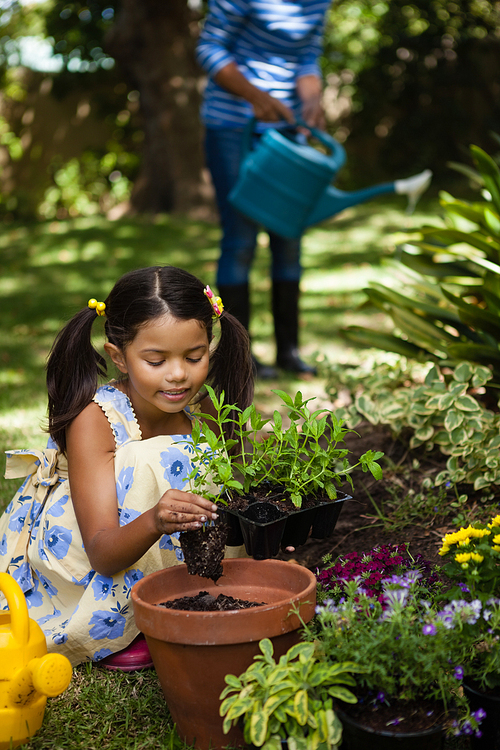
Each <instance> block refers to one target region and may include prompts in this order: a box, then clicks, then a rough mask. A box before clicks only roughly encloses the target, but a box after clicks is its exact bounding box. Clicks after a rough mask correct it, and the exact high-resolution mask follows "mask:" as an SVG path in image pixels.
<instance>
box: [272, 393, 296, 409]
mask: <svg viewBox="0 0 500 750" xmlns="http://www.w3.org/2000/svg"><path fill="white" fill-rule="evenodd" d="M272 393H275V394H276V395H277V396H279V397H280V399H281V400H282V401H283V403H284V404H286V406H290V407H292V408H293V400H292V398H291V396H289V395H288V393H285V391H280V390H279V389H276V390H275V389H272Z"/></svg>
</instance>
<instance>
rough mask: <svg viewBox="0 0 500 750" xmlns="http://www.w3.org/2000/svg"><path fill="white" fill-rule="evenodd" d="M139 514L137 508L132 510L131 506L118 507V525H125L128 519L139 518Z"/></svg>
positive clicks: (128, 521)
mask: <svg viewBox="0 0 500 750" xmlns="http://www.w3.org/2000/svg"><path fill="white" fill-rule="evenodd" d="M140 515H141V514H140V511H138V510H133V509H131V508H118V517H119V519H120V526H126V525H127V524H128V523H130V521H133V520H134V519H136V518H139V516H140Z"/></svg>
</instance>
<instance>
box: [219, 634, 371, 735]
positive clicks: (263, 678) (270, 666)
mask: <svg viewBox="0 0 500 750" xmlns="http://www.w3.org/2000/svg"><path fill="white" fill-rule="evenodd" d="M259 648H260V650H261V652H262V653H261V654H259V655H258V656H255V657H254V661H253V662H252V664H251V665H250V666H249V667H248V669H247V670H246V671H245V672H243V674H242V675H240V676H239V677H236V676H235V675H227V676H226V678H225V679H226V683H227V687H226V688H225V689H224V690H223V692H222V693H221V696H220V697H221V700H222V704H221V707H220V714H221V716H224V717H225V718H224V724H223V729H224V732H225V733H226V734H227V732H228V731H229V730H230V728H231V726H232V725H233V724H238V723H239V721H240V718H241V719H242V721H243V730H244V736H245V742H246V743H247V744H248V745H254V746H255V747H263V748H264V750H281V740H282V739H284V740H286V739H287V740H288V747H289V748H290V750H317V749H318V748H319V747H324V748H327V750H334V748H336V747H337V746H338V744H339V743H340V740H341V737H342V725H341V724H340V721H339V719H338V718H337V716H336V714H335V712H334V710H333V703H332V698H336V699H338V700H343V701H346V702H348V703H356V698H355V696H354V695H353V694H352V693H351V691H350V690H348V688H347V687H345V685H349V686H350V687H352V686H354V685H355V681H354V678H353V677H352V675H351V674H350V673H351V672H358V671H359V668H358V667H357V666H356V664H353V663H352V662H345V663H341V664H331V663H329V662H326V661H324V660H320V659H318V658H317V654H316V648H315V646H314V644H312V643H298V644H296V645H295V646H292V647H291V648H290V649H289V650H288V651H287V653H286V654H284V655H283V656H282V657H281V658H280V660H279V662H278V663H276V661H275V660H274V658H273V644H272V642H271V641H270V640H269V639H268V638H264V640H262V641H260V643H259Z"/></svg>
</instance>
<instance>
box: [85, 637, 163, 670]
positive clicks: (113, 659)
mask: <svg viewBox="0 0 500 750" xmlns="http://www.w3.org/2000/svg"><path fill="white" fill-rule="evenodd" d="M98 665H99V666H100V667H105V668H106V669H115V670H120V671H121V672H136V671H137V670H139V669H150V668H151V667H152V666H153V660H152V659H151V654H150V653H149V648H148V644H147V643H146V639H145V638H144V636H143V634H142V633H139V635H138V636H137V638H135V639H134V640H133V641H132V643H131V644H130V646H127V648H124V649H123V650H122V651H117V652H116V654H111V655H110V656H106V658H105V659H101V661H99V662H98Z"/></svg>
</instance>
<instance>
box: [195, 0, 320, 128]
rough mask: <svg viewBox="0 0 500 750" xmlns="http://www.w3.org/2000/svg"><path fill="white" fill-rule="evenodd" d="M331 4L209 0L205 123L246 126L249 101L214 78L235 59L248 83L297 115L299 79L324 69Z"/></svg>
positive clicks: (203, 42) (201, 46) (200, 52)
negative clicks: (323, 52) (320, 63)
mask: <svg viewBox="0 0 500 750" xmlns="http://www.w3.org/2000/svg"><path fill="white" fill-rule="evenodd" d="M330 4H331V0H210V2H209V13H208V16H207V18H206V21H205V26H204V28H203V31H202V32H201V36H200V40H199V42H198V47H197V58H198V62H199V63H200V65H201V66H202V68H203V69H204V70H205V71H206V72H207V73H208V75H209V79H208V83H207V87H206V90H205V96H204V101H203V106H202V110H201V116H202V120H203V122H204V123H205V125H207V126H209V127H212V128H217V127H219V128H222V127H235V128H242V127H244V126H245V124H246V123H247V122H248V120H249V118H250V117H253V109H252V106H251V105H250V104H249V103H248V102H247V101H245V100H244V99H242V98H241V97H239V96H235V95H234V94H230V93H229V92H228V91H226V90H225V89H223V88H221V87H220V86H218V85H217V84H216V83H215V81H214V80H213V76H214V75H216V74H217V73H218V71H219V70H221V69H222V68H223V67H225V66H226V65H227V64H228V63H231V62H235V63H236V65H237V66H238V69H239V70H240V72H241V73H243V75H244V76H245V78H247V80H249V81H250V83H252V84H253V85H254V86H256V87H257V88H259V89H261V90H263V91H267V92H268V93H269V94H270V95H271V96H273V97H275V98H276V99H280V100H281V101H282V102H283V103H284V104H286V105H287V106H288V107H290V108H291V109H292V110H293V111H294V112H295V114H296V115H298V114H299V113H300V101H299V98H298V96H297V90H296V80H297V78H300V77H301V76H306V75H317V76H318V77H319V76H320V75H321V74H320V70H319V66H318V57H319V55H320V54H321V49H322V43H323V29H324V20H325V13H326V11H327V9H328V7H329V6H330ZM274 126H276V123H274Z"/></svg>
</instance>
